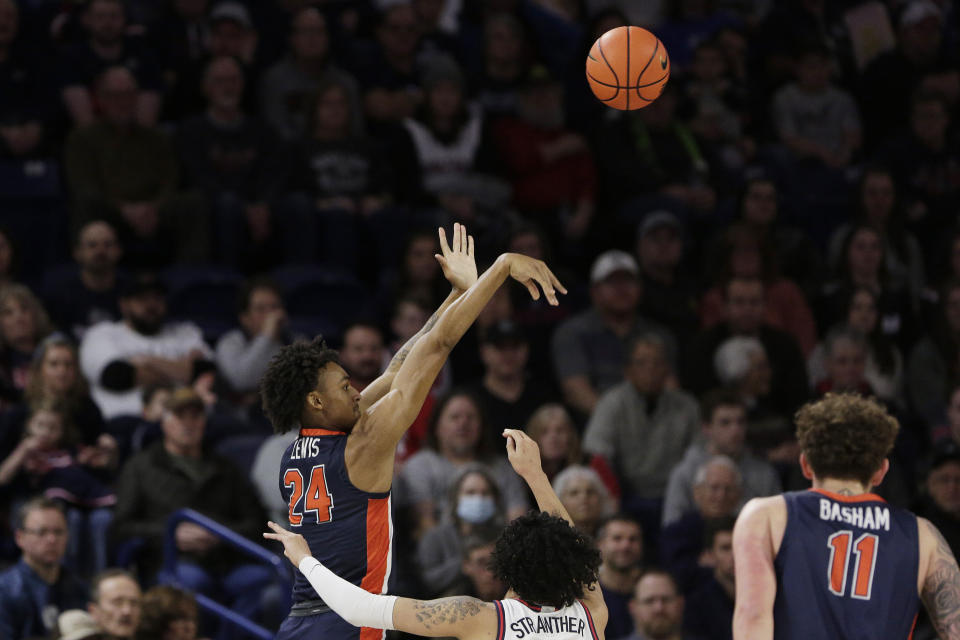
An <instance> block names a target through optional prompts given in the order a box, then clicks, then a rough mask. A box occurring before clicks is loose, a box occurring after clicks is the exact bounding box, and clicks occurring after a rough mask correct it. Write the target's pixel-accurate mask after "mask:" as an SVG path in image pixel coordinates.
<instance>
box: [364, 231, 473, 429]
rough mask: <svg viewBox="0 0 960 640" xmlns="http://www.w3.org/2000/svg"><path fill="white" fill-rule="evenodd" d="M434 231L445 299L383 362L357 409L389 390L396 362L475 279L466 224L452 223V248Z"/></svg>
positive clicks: (471, 246) (395, 373)
mask: <svg viewBox="0 0 960 640" xmlns="http://www.w3.org/2000/svg"><path fill="white" fill-rule="evenodd" d="M438 233H439V235H440V251H441V253H438V254H436V256H435V257H436V259H437V261H438V262H439V263H440V266H441V267H442V268H443V275H444V277H445V278H446V279H447V281H448V282H449V283H450V286H451V289H450V294H449V295H448V296H447V298H446V300H444V301H443V303H442V304H441V305H440V306H439V307H437V310H436V311H434V312H433V315H432V316H430V319H429V320H427V322H426V323H424V325H423V327H421V329H420V331H418V332H417V333H415V334H414V335H413V336H412V337H411V338H410V339H409V340H407V341H406V342H405V343H404V345H403V346H402V347H400V350H399V351H397V353H396V354H395V355H394V356H393V359H392V360H390V364H389V365H387V369H386V371H384V372H383V373H382V374H381V375H380V377H379V378H377V379H376V380H374V381H373V382H371V383H370V384H369V385H367V386H366V388H365V389H364V390H363V391H362V392H360V410H361V411H366V410H367V409H368V408H369V407H370V406H372V405H373V404H375V403H376V402H377V400H379V399H380V398H382V397H383V396H384V395H386V393H387V392H388V391H390V387H391V386H392V385H393V378H394V376H396V375H397V372H398V371H400V366H401V365H402V364H403V361H404V360H406V358H407V356H408V355H409V354H410V350H411V349H413V345H415V344H417V341H418V340H420V338H422V337H423V336H425V335H426V334H427V333H428V332H429V331H430V330H431V329H432V328H433V326H434V325H435V324H436V323H437V320H438V319H439V318H440V316H441V315H442V314H443V312H444V311H446V310H447V307H449V306H450V305H451V304H453V302H454V300H456V299H457V298H459V297H460V296H461V295H463V293H464V292H466V290H467V289H469V288H470V287H471V286H473V283H474V282H476V281H477V263H476V259H475V258H474V250H473V236H471V235H468V234H467V228H466V227H465V226H464V225H462V224H460V223H456V224H454V225H453V248H451V247H450V245H449V244H448V243H447V233H446V231H444V230H443V227H440V228H439V230H438Z"/></svg>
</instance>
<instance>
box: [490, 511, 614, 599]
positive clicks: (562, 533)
mask: <svg viewBox="0 0 960 640" xmlns="http://www.w3.org/2000/svg"><path fill="white" fill-rule="evenodd" d="M491 564H492V569H493V573H494V574H495V575H496V576H497V578H499V579H500V580H502V581H503V583H504V584H506V585H507V586H508V587H510V588H512V589H513V590H514V591H516V592H517V595H518V596H520V597H521V598H523V599H524V600H528V601H530V602H533V603H536V604H541V605H547V606H551V607H556V608H557V609H560V608H562V607H567V606H570V605H572V604H573V603H574V602H575V601H576V600H577V598H581V597H583V593H584V590H586V589H588V588H589V587H590V585H592V584H593V583H594V582H596V581H597V571H598V570H599V569H600V551H599V550H598V549H597V548H596V547H595V546H594V544H593V541H592V540H591V539H590V537H589V536H587V535H585V534H583V533H581V532H580V531H577V530H576V529H574V528H573V527H571V526H570V524H569V523H568V522H567V521H566V520H564V519H563V518H558V517H557V516H553V515H550V514H548V513H543V512H538V513H528V514H527V515H525V516H521V517H520V518H517V519H516V520H514V521H513V522H511V523H510V524H509V525H507V527H506V528H505V529H504V530H503V532H502V533H501V534H500V537H499V538H497V544H496V547H495V548H494V551H493V558H492V561H491Z"/></svg>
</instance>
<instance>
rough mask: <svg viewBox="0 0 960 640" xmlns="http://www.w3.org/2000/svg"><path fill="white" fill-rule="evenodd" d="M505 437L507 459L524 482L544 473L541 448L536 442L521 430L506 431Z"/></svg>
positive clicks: (504, 432) (504, 431)
mask: <svg viewBox="0 0 960 640" xmlns="http://www.w3.org/2000/svg"><path fill="white" fill-rule="evenodd" d="M503 437H504V438H506V439H507V459H508V460H510V464H511V465H512V466H513V470H514V471H516V472H517V475H518V476H520V477H521V478H523V479H524V480H529V479H530V478H531V476H533V475H535V474H538V473H542V472H543V467H541V465H540V447H538V446H537V442H536V440H534V439H533V438H531V437H530V436H528V435H527V434H525V433H524V432H523V431H520V430H519V429H504V430H503Z"/></svg>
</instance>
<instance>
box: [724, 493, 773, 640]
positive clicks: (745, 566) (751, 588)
mask: <svg viewBox="0 0 960 640" xmlns="http://www.w3.org/2000/svg"><path fill="white" fill-rule="evenodd" d="M776 499H780V500H782V498H779V497H776V498H755V499H753V500H751V501H750V502H748V503H747V504H746V506H744V507H743V511H741V512H740V516H739V517H738V518H737V524H736V526H734V528H733V557H734V559H735V562H734V567H735V570H736V585H737V593H736V598H735V601H736V608H735V609H734V612H733V638H734V640H773V603H774V600H775V599H776V595H777V575H776V572H775V570H774V568H773V558H774V555H775V554H774V551H773V539H772V536H771V534H770V520H769V516H768V513H767V510H768V509H769V507H770V506H771V502H770V501H771V500H776Z"/></svg>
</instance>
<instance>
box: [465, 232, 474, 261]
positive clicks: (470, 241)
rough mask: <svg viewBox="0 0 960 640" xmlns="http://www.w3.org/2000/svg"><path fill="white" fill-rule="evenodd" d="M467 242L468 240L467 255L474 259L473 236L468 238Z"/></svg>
mask: <svg viewBox="0 0 960 640" xmlns="http://www.w3.org/2000/svg"><path fill="white" fill-rule="evenodd" d="M467 240H468V248H467V255H468V256H470V257H471V258H472V257H474V256H473V236H467Z"/></svg>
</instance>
